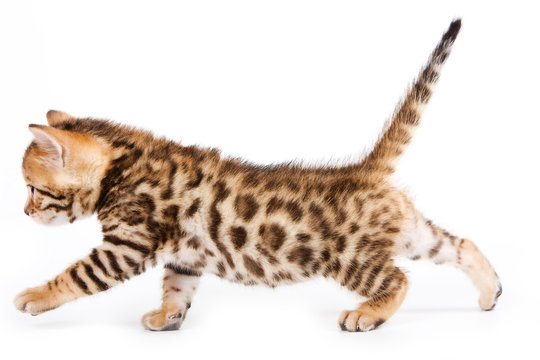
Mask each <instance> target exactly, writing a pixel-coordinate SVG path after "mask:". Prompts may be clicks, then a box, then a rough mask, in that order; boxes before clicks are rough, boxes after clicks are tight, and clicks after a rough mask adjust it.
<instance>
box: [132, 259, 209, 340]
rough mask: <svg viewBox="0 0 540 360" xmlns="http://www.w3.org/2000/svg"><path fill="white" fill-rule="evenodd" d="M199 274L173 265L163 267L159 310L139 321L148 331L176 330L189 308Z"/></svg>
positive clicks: (197, 283)
mask: <svg viewBox="0 0 540 360" xmlns="http://www.w3.org/2000/svg"><path fill="white" fill-rule="evenodd" d="M200 277H201V273H200V272H198V271H193V270H189V269H184V268H181V267H178V266H176V265H173V264H167V265H165V275H164V276H163V298H162V304H161V308H159V309H158V310H154V311H151V312H149V313H147V314H145V315H144V316H143V318H142V320H141V322H142V324H143V326H144V327H145V328H146V329H148V330H178V329H180V326H181V325H182V322H183V321H184V319H185V318H186V313H187V311H188V310H189V308H190V307H191V299H192V297H193V294H195V291H196V290H197V286H198V285H199V280H200Z"/></svg>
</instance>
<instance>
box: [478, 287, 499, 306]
mask: <svg viewBox="0 0 540 360" xmlns="http://www.w3.org/2000/svg"><path fill="white" fill-rule="evenodd" d="M501 294H502V285H501V282H500V281H499V280H497V285H496V286H495V287H494V288H493V290H491V291H489V292H486V293H485V294H482V295H480V299H478V304H479V305H480V308H481V309H482V310H484V311H490V310H493V308H495V305H497V300H498V299H499V296H501Z"/></svg>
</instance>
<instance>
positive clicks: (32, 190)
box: [30, 185, 35, 197]
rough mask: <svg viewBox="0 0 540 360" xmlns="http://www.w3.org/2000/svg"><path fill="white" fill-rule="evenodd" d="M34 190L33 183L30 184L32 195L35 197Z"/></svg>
mask: <svg viewBox="0 0 540 360" xmlns="http://www.w3.org/2000/svg"><path fill="white" fill-rule="evenodd" d="M34 190H35V188H34V187H33V186H32V185H30V193H32V197H34Z"/></svg>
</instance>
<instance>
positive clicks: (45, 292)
mask: <svg viewBox="0 0 540 360" xmlns="http://www.w3.org/2000/svg"><path fill="white" fill-rule="evenodd" d="M14 303H15V307H16V308H17V310H20V311H22V312H26V313H30V314H32V315H38V314H41V313H44V312H45V311H49V310H52V309H55V308H57V307H58V305H57V304H56V299H55V297H54V295H53V294H52V292H51V291H50V290H49V288H48V287H47V286H37V287H35V288H31V289H26V290H25V291H23V292H21V293H20V294H19V295H17V296H16V297H15V300H14Z"/></svg>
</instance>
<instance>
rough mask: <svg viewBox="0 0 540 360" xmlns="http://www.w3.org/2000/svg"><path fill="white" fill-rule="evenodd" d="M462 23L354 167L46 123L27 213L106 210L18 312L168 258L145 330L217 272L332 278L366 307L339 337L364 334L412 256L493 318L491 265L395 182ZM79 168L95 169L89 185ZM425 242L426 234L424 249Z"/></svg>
mask: <svg viewBox="0 0 540 360" xmlns="http://www.w3.org/2000/svg"><path fill="white" fill-rule="evenodd" d="M460 24H461V23H460V21H459V20H456V21H454V22H453V23H452V24H451V26H450V28H449V29H448V31H447V32H446V33H445V34H444V36H443V38H442V40H441V42H440V43H439V45H438V46H437V47H436V49H435V50H434V52H433V53H432V55H431V57H430V60H429V62H428V64H427V65H426V67H425V68H424V69H422V71H421V72H420V75H419V77H418V79H417V80H416V82H415V83H414V84H413V85H412V86H411V88H410V89H409V90H408V92H407V94H406V96H405V98H404V100H403V102H402V103H401V104H400V105H399V106H398V107H397V109H396V111H395V113H394V115H393V117H392V119H391V121H390V122H389V123H388V125H387V126H386V129H385V131H384V132H383V134H382V136H381V138H380V139H379V141H378V142H377V144H376V145H375V148H374V150H373V151H372V152H371V153H370V154H369V155H368V156H367V157H366V158H365V159H364V160H363V161H361V162H359V163H355V164H351V165H348V166H344V167H302V166H300V165H289V164H287V165H278V166H255V165H252V164H249V163H246V162H242V161H239V160H236V159H229V158H223V157H222V156H221V155H220V153H219V152H218V151H217V150H213V149H203V148H199V147H196V146H182V145H180V144H178V143H175V142H172V141H168V140H166V139H163V138H156V137H154V136H152V135H151V134H150V133H148V132H146V131H141V130H137V129H133V128H129V127H126V126H121V125H117V124H114V123H112V122H109V121H103V120H94V119H77V118H73V117H71V116H69V115H67V114H65V113H60V112H56V111H51V112H49V113H48V114H47V118H48V121H49V125H50V126H39V125H31V130H32V131H33V132H34V134H35V135H36V140H35V141H34V142H33V143H32V144H31V145H30V146H29V148H28V150H27V152H26V154H25V159H24V161H23V172H24V174H25V180H26V181H27V184H28V185H29V189H30V192H31V194H30V195H29V200H28V202H27V205H26V208H25V212H27V214H29V215H32V216H36V217H37V216H40V218H39V221H41V222H48V221H53V220H51V219H56V214H58V213H62V214H63V215H62V216H63V217H64V218H65V219H66V220H67V221H70V222H73V221H74V220H75V219H76V218H78V217H81V216H85V215H90V214H94V213H96V214H97V216H98V219H99V221H100V222H101V224H102V231H103V245H102V246H100V247H97V248H95V249H93V250H92V252H91V253H90V255H89V256H87V257H86V258H84V259H81V260H80V261H78V262H76V263H75V264H74V265H72V266H71V267H69V268H68V269H67V270H66V271H65V272H63V273H61V274H60V275H58V276H57V277H56V278H55V279H53V280H51V281H49V282H48V283H47V284H46V285H44V286H41V287H37V288H34V289H30V290H27V291H25V292H23V293H22V294H20V295H19V296H18V297H17V298H16V300H15V303H16V306H17V308H18V309H20V310H22V311H26V312H30V313H33V314H37V313H41V312H43V311H47V310H50V309H53V308H56V307H58V306H60V305H61V304H63V303H65V302H67V301H71V300H74V299H76V298H78V297H80V296H84V295H91V294H94V293H96V292H100V291H104V290H107V289H108V288H110V287H112V286H114V285H116V284H118V283H120V282H123V281H125V280H127V279H129V278H130V277H132V276H134V275H138V274H140V273H142V272H144V271H145V270H146V269H147V268H149V267H152V266H156V265H157V264H158V263H164V264H165V271H166V274H165V277H164V294H163V305H162V308H161V309H159V310H156V311H153V312H151V313H148V314H146V315H145V316H144V317H143V325H144V326H145V327H146V328H148V329H152V330H170V329H177V328H179V326H180V324H181V322H182V321H183V319H184V318H185V313H186V311H187V309H188V308H189V306H190V304H191V298H192V296H193V293H194V292H195V290H196V287H197V285H198V279H199V277H200V276H201V275H202V274H203V273H214V274H216V275H217V276H219V277H222V278H225V279H228V280H231V281H235V282H240V283H244V284H246V285H255V284H264V285H267V286H272V287H273V286H277V285H280V284H285V283H293V282H297V281H301V280H305V279H310V278H313V277H315V276H323V277H327V278H332V279H335V280H336V281H337V282H339V283H340V284H341V285H342V286H344V287H346V288H348V289H349V290H351V291H353V292H355V293H357V294H358V295H360V296H363V297H365V298H367V301H366V302H364V303H362V304H361V305H360V307H359V308H358V309H356V310H353V311H346V312H344V313H343V314H342V316H341V317H340V320H339V322H340V326H341V328H342V329H343V330H348V331H367V330H372V329H374V328H376V327H377V326H379V325H380V324H382V323H383V322H384V321H386V320H387V319H388V318H389V317H390V316H391V315H392V314H393V313H394V312H395V311H396V310H397V308H398V307H399V305H400V304H401V302H402V301H403V299H404V296H405V294H406V291H407V278H406V277H405V275H404V274H403V272H402V271H401V270H400V269H399V268H397V267H396V266H395V265H394V262H393V259H394V258H395V257H396V256H400V255H402V256H407V257H409V258H411V259H420V258H427V259H432V260H433V261H435V262H437V263H444V262H447V263H453V264H454V265H456V266H458V267H460V268H462V269H463V270H464V271H465V272H466V273H467V274H468V275H469V276H470V277H471V279H472V280H473V281H474V282H475V285H476V286H477V287H478V288H479V290H480V292H481V298H480V306H481V307H482V308H483V309H485V310H489V309H491V308H492V307H493V306H494V305H495V301H496V298H497V297H498V295H500V284H499V282H498V279H497V276H496V274H495V272H494V271H493V269H492V267H491V265H490V264H489V262H487V260H486V259H485V258H484V257H483V256H482V255H481V253H480V252H479V251H478V250H477V249H476V247H475V246H474V244H472V242H470V241H469V240H466V239H462V238H458V237H456V236H453V235H450V234H449V233H447V232H446V231H444V230H442V229H440V228H438V227H436V226H435V225H433V224H432V223H431V222H430V221H428V220H426V219H425V218H424V217H423V216H422V215H421V214H420V213H419V212H418V211H417V210H416V209H415V208H414V206H413V205H412V203H411V201H410V200H409V199H408V198H407V196H406V195H405V194H404V193H402V192H401V191H400V190H399V189H397V188H395V187H394V186H393V185H392V184H391V183H390V180H389V175H391V174H392V173H393V171H394V166H395V162H396V160H397V159H398V157H399V156H400V155H401V153H402V152H403V150H404V148H405V146H406V145H407V144H408V143H409V142H410V140H411V138H412V132H413V130H414V129H415V128H416V127H417V126H418V124H419V121H420V115H421V109H422V107H423V106H424V105H425V104H426V103H427V102H428V100H429V98H430V96H431V91H432V86H433V85H434V83H435V82H436V81H437V79H438V77H439V70H440V67H441V66H442V64H443V63H444V62H445V60H446V59H447V57H448V55H449V52H450V47H451V45H452V44H453V42H454V40H455V38H456V36H457V34H458V32H459V29H460ZM78 154H84V156H85V157H86V158H84V159H82V158H81V157H80V156H82V155H78ZM51 158H52V160H51ZM81 159H82V160H81ZM81 169H86V170H84V171H89V172H90V174H89V175H88V176H86V177H83V176H80V173H81V171H83V170H81ZM84 171H83V172H84ZM64 173H67V174H68V175H66V176H64V175H63V174H64ZM59 179H61V180H59ZM66 179H68V180H66ZM40 212H42V213H43V212H47V213H46V214H48V215H39V213H40ZM415 234H423V235H422V236H423V237H422V239H423V242H422V243H421V244H420V243H419V242H416V241H415ZM425 234H427V235H425ZM426 244H427V245H426Z"/></svg>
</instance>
